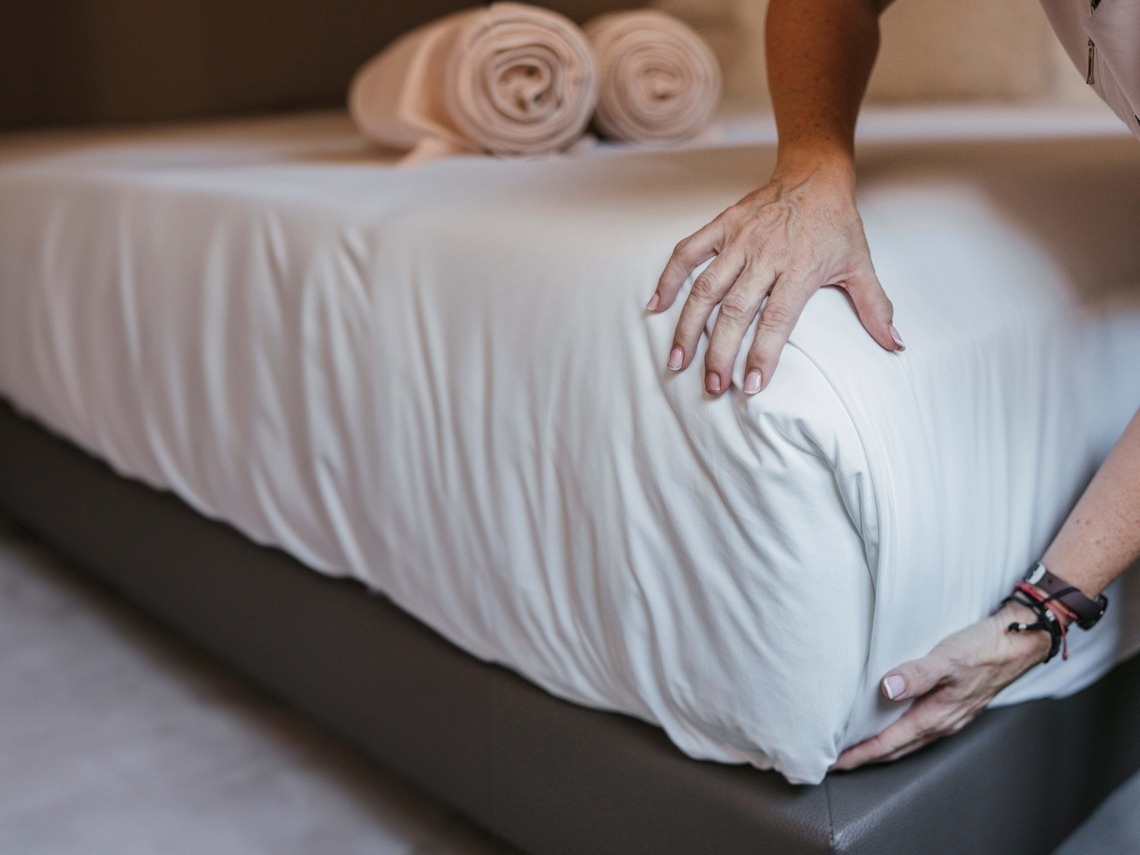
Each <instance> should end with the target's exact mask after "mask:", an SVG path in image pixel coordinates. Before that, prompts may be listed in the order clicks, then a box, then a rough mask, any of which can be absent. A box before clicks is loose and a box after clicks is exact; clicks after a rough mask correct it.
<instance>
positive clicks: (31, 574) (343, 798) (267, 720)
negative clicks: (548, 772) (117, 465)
mask: <svg viewBox="0 0 1140 855" xmlns="http://www.w3.org/2000/svg"><path fill="white" fill-rule="evenodd" d="M505 851H510V850H508V849H507V848H506V847H504V846H501V845H498V844H496V842H495V841H494V840H492V839H491V838H489V837H487V836H486V835H484V834H482V833H481V832H480V831H479V830H478V829H476V828H474V827H473V826H471V825H469V824H468V823H466V822H464V821H463V820H462V819H460V818H459V817H457V816H455V815H453V814H451V813H449V812H448V811H447V810H445V809H444V808H442V807H439V806H438V805H435V804H433V803H432V802H431V801H429V800H428V799H426V798H425V797H424V796H422V795H420V794H419V793H417V792H413V791H412V790H410V789H409V788H408V787H406V786H404V785H403V784H401V783H399V782H398V781H396V780H394V779H393V778H391V777H390V776H388V775H386V774H384V773H383V772H382V771H381V770H379V769H378V768H377V767H376V766H374V765H373V764H371V763H368V762H365V761H364V760H362V759H360V758H358V757H357V756H355V755H354V754H353V753H352V752H351V751H349V750H347V749H346V748H344V747H342V746H341V745H339V744H338V743H336V742H335V741H334V740H332V739H330V738H328V737H326V736H325V735H324V734H322V733H320V732H319V731H317V730H316V729H315V728H314V727H313V726H311V725H309V724H308V723H307V722H304V721H302V720H300V719H299V718H298V717H297V716H295V715H293V714H291V713H289V712H287V711H285V710H283V709H281V708H279V707H277V706H276V705H274V704H273V703H272V702H270V701H268V700H266V699H265V698H264V697H262V696H261V695H259V694H258V693H257V692H254V691H252V690H250V689H249V688H247V687H246V686H245V685H244V684H242V683H240V682H239V681H238V680H236V679H234V678H233V677H231V676H230V675H229V674H228V673H226V672H224V671H222V670H221V669H219V668H218V667H216V666H215V665H213V664H212V663H211V662H209V661H206V660H205V659H204V658H202V657H199V656H198V655H197V654H194V653H192V652H190V651H188V650H187V649H186V648H184V647H183V646H182V645H181V644H179V643H177V642H173V641H171V640H170V639H169V638H168V637H167V636H166V635H165V633H163V632H162V631H160V630H157V629H156V628H155V627H154V626H153V625H151V624H150V623H149V622H147V621H145V620H143V619H140V618H139V617H138V616H137V615H136V614H134V613H133V612H131V611H129V610H128V609H126V608H124V607H123V606H121V605H120V604H119V603H117V602H116V601H114V600H113V598H111V597H109V596H107V595H106V594H104V593H103V592H101V591H99V590H98V589H96V588H95V587H93V586H91V585H90V584H88V583H86V582H84V581H82V579H81V578H80V577H77V576H76V575H74V574H73V573H71V572H69V571H67V570H65V569H64V568H63V567H62V566H61V564H60V562H58V561H57V560H56V559H54V558H52V557H50V556H48V555H47V554H46V553H45V552H44V551H42V550H41V549H39V548H37V547H36V546H35V545H33V544H31V543H29V542H27V541H23V540H21V539H19V538H17V537H16V536H14V535H13V534H12V533H11V532H10V531H7V530H5V529H3V528H2V527H0V853H19V855H49V854H50V855H112V853H114V855H152V854H153V855H158V853H161V855H191V854H192V855H205V853H209V855H260V853H267V855H268V853H273V855H302V853H305V855H308V853H337V855H352V853H369V855H430V854H431V853H441V855H442V853H455V855H487V853H492V852H505Z"/></svg>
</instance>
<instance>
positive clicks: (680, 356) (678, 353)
mask: <svg viewBox="0 0 1140 855" xmlns="http://www.w3.org/2000/svg"><path fill="white" fill-rule="evenodd" d="M684 359H685V351H683V350H681V348H680V347H679V346H678V347H675V348H673V350H672V351H671V352H670V353H669V370H670V371H680V370H681V363H682V362H683V361H684Z"/></svg>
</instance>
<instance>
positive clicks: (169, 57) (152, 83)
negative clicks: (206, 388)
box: [0, 0, 634, 129]
mask: <svg viewBox="0 0 1140 855" xmlns="http://www.w3.org/2000/svg"><path fill="white" fill-rule="evenodd" d="M472 5H477V4H476V3H473V2H471V0H411V2H390V0H0V129H3V128H13V127H22V126H30V125H55V124H81V123H90V122H122V121H139V120H162V119H175V118H190V117H198V116H207V115H225V114H237V113H245V112H257V111H267V110H285V109H292V108H301V107H315V106H327V105H335V104H340V103H343V101H344V96H345V92H346V90H347V87H348V82H349V80H350V79H351V77H352V73H353V72H354V71H355V70H356V69H357V67H359V65H360V64H361V63H362V62H363V61H364V60H365V59H367V58H368V57H369V56H371V55H372V54H374V53H376V52H377V51H378V50H379V49H380V48H381V47H382V46H383V45H384V44H386V43H387V42H388V41H390V40H391V39H392V38H394V37H395V36H397V35H399V34H400V33H402V32H405V31H406V30H409V29H411V28H412V27H414V26H416V25H417V24H419V23H422V22H424V21H428V20H431V19H433V18H435V17H438V16H440V15H443V14H446V13H448V12H451V11H454V10H456V9H459V8H463V7H466V6H472ZM542 5H546V6H550V7H552V8H556V9H558V10H559V11H561V12H564V13H567V14H569V15H571V17H574V18H576V19H578V20H584V19H585V18H588V17H589V16H591V15H593V14H596V13H598V12H600V11H604V10H605V9H607V8H613V7H615V6H621V5H634V4H633V3H631V2H628V0H627V2H625V3H622V2H618V0H615V2H606V0H552V2H544V3H542Z"/></svg>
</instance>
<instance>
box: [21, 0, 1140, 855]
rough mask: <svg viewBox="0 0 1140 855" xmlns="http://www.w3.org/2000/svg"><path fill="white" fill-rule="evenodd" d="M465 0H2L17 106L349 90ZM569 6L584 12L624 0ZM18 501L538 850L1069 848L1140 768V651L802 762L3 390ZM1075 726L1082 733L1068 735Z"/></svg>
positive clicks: (141, 591) (129, 104)
mask: <svg viewBox="0 0 1140 855" xmlns="http://www.w3.org/2000/svg"><path fill="white" fill-rule="evenodd" d="M465 5H469V4H467V3H465V2H462V0H431V2H427V3H423V4H386V3H383V2H379V3H378V2H376V0H368V2H365V0H325V2H319V3H318V2H316V0H311V2H300V0H293V2H287V0H169V2H164V3H152V2H150V0H44V2H42V3H15V4H12V3H9V4H5V8H4V10H3V11H0V80H3V81H5V85H4V86H0V128H18V127H27V126H38V125H48V124H76V123H87V122H93V121H99V122H104V121H142V120H163V119H175V118H186V117H192V116H206V115H220V114H235V113H242V112H249V111H254V110H256V111H260V112H265V111H267V110H274V109H291V108H299V107H310V106H318V105H328V104H330V103H336V102H338V101H340V100H341V99H342V97H343V93H344V89H345V86H346V83H347V80H348V78H349V76H350V75H351V73H352V71H353V70H354V69H355V68H356V66H357V65H358V64H359V62H360V61H362V60H363V59H364V58H366V57H367V56H368V55H369V54H371V53H372V52H374V51H375V50H376V49H377V47H378V46H379V45H381V44H383V43H385V42H386V41H388V40H389V39H390V38H391V37H393V36H394V35H395V34H397V33H399V32H401V31H403V30H405V29H407V28H408V27H410V26H412V25H414V24H416V23H418V22H419V21H422V20H427V19H429V18H431V17H434V16H436V15H439V14H442V13H444V12H446V11H450V10H451V9H454V8H459V7H462V6H465ZM550 5H555V6H556V7H557V6H560V7H561V8H562V10H563V11H566V12H568V13H570V14H572V15H573V16H574V17H577V18H579V19H582V18H584V17H587V16H588V15H590V14H592V13H594V12H597V11H600V10H601V9H602V8H606V7H612V6H614V5H620V4H616V3H607V2H605V0H565V2H562V3H561V4H559V3H554V4H550ZM0 516H4V517H7V518H10V519H11V520H13V521H15V522H17V523H18V524H20V525H22V526H23V527H25V528H26V529H28V530H30V531H31V532H33V533H34V534H35V535H36V536H38V537H39V538H41V539H42V540H43V541H45V542H46V543H48V544H49V545H51V546H52V547H54V548H55V549H56V550H58V551H59V552H60V553H62V554H64V555H66V556H69V557H70V558H71V559H73V561H74V562H75V563H76V564H77V565H78V566H81V567H83V568H86V569H87V570H89V571H90V572H91V573H92V574H94V576H96V577H97V578H98V579H100V580H102V581H103V582H105V583H106V584H109V585H110V586H112V587H114V588H116V589H117V590H119V591H120V592H121V593H122V595H123V596H124V597H125V598H127V599H128V600H130V601H131V602H133V603H135V604H137V605H138V606H139V607H141V608H142V609H144V610H145V611H146V612H148V613H149V614H151V615H153V616H155V617H157V618H158V619H159V620H161V621H162V622H164V623H165V624H167V625H168V626H169V627H171V628H172V629H173V630H175V631H177V632H178V633H180V634H182V635H183V636H185V637H187V638H189V639H191V640H192V641H193V642H195V643H196V644H198V645H199V646H201V647H202V648H204V649H205V650H207V651H209V652H210V653H212V654H213V655H214V656H216V657H217V658H218V659H220V660H222V661H224V662H226V663H228V664H229V665H230V666H232V667H233V668H235V669H237V670H238V671H239V672H241V673H243V674H245V675H247V676H248V677H249V679H251V680H252V681H254V682H256V683H257V684H258V685H260V686H262V687H264V688H265V689H267V690H269V691H270V692H272V693H273V694H275V695H276V696H277V697H279V698H280V699H281V700H283V701H284V702H285V703H287V704H289V705H291V706H293V707H295V708H296V709H298V710H300V711H302V712H303V713H304V714H306V715H307V716H309V717H311V718H312V719H314V720H316V721H317V722H320V723H321V724H323V725H324V726H325V727H327V728H328V729H330V730H331V731H333V732H335V733H336V734H338V735H340V736H341V737H342V738H343V739H345V740H347V741H348V742H350V743H351V744H353V745H355V746H357V747H358V748H359V749H360V750H361V751H363V752H365V753H367V754H368V755H371V756H372V757H374V758H376V759H377V760H378V761H379V762H380V763H382V764H383V765H384V766H386V767H388V768H389V769H391V770H393V771H394V772H396V773H397V774H399V775H401V776H402V777H404V778H406V779H407V780H409V781H411V782H414V783H415V784H417V785H418V786H420V787H421V788H423V789H424V790H426V791H427V792H429V793H431V794H432V795H433V796H435V797H437V798H439V799H440V800H442V801H443V802H445V803H446V804H448V805H450V806H452V807H453V808H455V809H456V810H458V811H459V812H461V813H463V814H465V815H466V816H468V817H470V818H471V819H472V820H474V821H475V822H477V823H479V824H480V825H482V826H484V827H486V828H487V829H489V830H490V831H492V832H493V833H495V834H497V835H498V836H500V837H501V838H502V839H504V840H506V841H509V842H510V843H511V844H513V845H515V846H518V847H521V848H522V849H524V850H526V851H529V852H534V853H599V855H600V853H615V854H616V853H620V855H636V853H654V855H658V854H659V853H674V852H677V853H735V852H742V853H743V852H748V853H827V852H835V853H841V852H842V853H875V855H883V853H913V852H922V853H954V855H959V853H962V852H969V853H988V852H993V853H1002V855H1018V853H1025V854H1026V855H1032V853H1042V852H1048V851H1050V850H1051V849H1052V848H1053V847H1054V846H1055V845H1056V844H1057V842H1058V841H1060V840H1062V839H1063V838H1064V837H1065V836H1066V835H1067V834H1068V833H1069V832H1071V831H1072V830H1073V829H1074V828H1075V827H1076V826H1077V825H1078V824H1079V823H1080V822H1081V821H1082V820H1083V819H1084V818H1085V817H1086V816H1088V814H1089V813H1090V812H1091V811H1092V810H1093V808H1094V807H1095V806H1096V805H1097V804H1098V803H1099V802H1100V801H1101V800H1102V799H1103V798H1104V797H1105V796H1106V795H1107V794H1108V793H1110V792H1111V791H1112V790H1113V789H1114V788H1115V787H1116V786H1117V785H1118V784H1119V783H1121V782H1122V781H1123V780H1125V779H1126V778H1127V777H1128V776H1129V775H1130V774H1131V773H1132V772H1133V771H1135V770H1136V769H1138V768H1140V739H1137V738H1136V732H1137V725H1138V723H1140V691H1138V689H1140V660H1135V659H1134V660H1133V661H1131V662H1128V663H1126V664H1125V665H1123V666H1120V667H1118V668H1117V669H1115V670H1114V671H1113V672H1112V673H1111V674H1110V675H1109V676H1107V677H1106V678H1104V679H1102V680H1101V681H1099V682H1098V683H1097V684H1096V685H1094V686H1092V687H1090V688H1089V689H1086V690H1085V691H1083V692H1081V693H1079V694H1077V695H1075V696H1073V697H1071V698H1068V699H1065V700H1061V701H1054V700H1050V701H1037V702H1033V703H1029V704H1024V705H1021V706H1018V707H1015V708H1009V709H1002V710H997V711H991V712H988V713H986V714H985V715H984V716H983V717H982V718H981V720H980V721H979V722H977V723H976V724H974V725H972V726H971V727H970V728H968V729H967V730H966V731H964V732H963V733H961V734H959V735H958V736H956V737H954V738H952V739H949V740H946V741H944V742H943V743H941V744H938V745H936V746H934V747H932V748H930V749H927V750H925V751H923V752H921V753H919V754H918V755H917V756H914V757H911V758H907V759H905V760H902V761H899V762H897V763H895V764H892V765H889V766H883V767H875V768H868V769H863V770H860V771H857V772H854V773H850V774H840V775H833V776H830V777H829V778H828V779H827V780H826V781H825V782H824V783H823V784H821V785H819V786H815V787H793V786H791V785H789V784H787V783H786V782H784V780H783V779H782V778H781V777H780V776H779V775H776V774H774V773H768V772H760V771H757V770H755V769H751V768H745V767H731V766H723V765H717V764H714V763H702V762H697V761H693V760H689V759H687V758H685V757H684V756H683V755H681V753H680V752H679V751H677V750H676V749H675V748H674V747H673V746H672V745H671V744H670V743H669V741H668V740H667V739H666V738H665V736H664V734H663V733H662V732H661V731H660V730H658V729H656V728H653V727H651V726H649V725H646V724H643V723H641V722H637V721H634V720H632V719H629V718H626V717H623V716H620V715H613V714H606V713H601V712H596V711H591V710H587V709H583V708H580V707H577V706H574V705H572V704H569V703H566V702H564V701H560V700H558V699H555V698H553V697H551V696H550V695H547V694H546V693H544V692H543V691H541V690H540V689H538V688H536V687H534V686H533V685H531V684H529V683H527V682H526V681H525V680H522V679H520V678H519V677H517V676H515V675H513V674H512V673H510V672H508V671H506V670H504V669H502V668H499V667H496V666H493V665H488V664H485V663H482V662H480V661H477V660H476V659H474V658H472V657H471V656H469V655H468V654H466V653H464V652H463V651H461V650H459V649H457V648H455V647H453V646H452V645H450V644H448V643H447V642H446V641H444V640H442V639H441V638H440V637H439V636H437V635H436V634H435V633H433V632H432V631H431V630H429V629H427V628H426V627H424V626H423V625H422V624H420V623H419V622H417V621H416V620H414V619H412V618H411V617H409V616H408V615H406V614H405V613H403V612H401V611H400V610H399V609H398V608H396V607H395V606H393V605H392V604H391V603H390V602H389V601H388V600H386V599H385V598H384V597H382V596H379V595H376V594H374V593H370V592H368V591H366V590H365V589H364V588H363V587H362V586H360V585H358V584H355V583H351V582H345V581H335V580H332V579H329V578H327V577H324V576H321V575H319V574H317V573H315V572H313V571H311V570H309V569H307V568H305V567H303V566H302V565H300V564H299V563H298V562H297V561H296V560H294V559H293V558H291V557H290V556H288V555H286V554H284V553H282V552H280V551H277V550H273V549H268V548H265V547H261V546H258V545H255V544H254V543H252V542H251V541H249V540H247V539H246V538H245V537H243V536H242V535H240V534H239V533H237V532H236V531H234V530H233V529H232V528H230V527H229V526H227V525H225V524H224V523H221V522H217V521H213V520H209V519H206V518H205V517H203V516H201V515H199V514H198V513H196V512H195V511H193V510H192V509H190V508H189V507H188V506H186V505H185V504H184V503H182V502H181V501H180V500H179V499H177V498H176V497H174V496H172V495H170V494H167V493H160V492H156V491H154V490H151V489H149V488H147V487H145V486H142V485H140V484H138V483H136V482H132V481H129V480H126V479H123V478H121V477H119V476H117V475H116V474H115V473H113V472H112V471H111V470H110V469H109V468H108V467H107V466H106V465H105V464H103V463H101V462H100V461H98V460H96V459H95V458H93V457H91V456H89V455H88V454H86V453H84V452H83V451H81V450H79V449H78V448H76V447H75V446H73V445H71V444H69V443H67V442H65V441H63V440H60V439H58V438H56V437H55V436H54V435H52V434H51V433H50V432H48V431H47V430H45V429H44V428H43V427H41V426H40V425H38V424H36V423H34V422H33V421H31V420H29V419H27V418H25V417H23V416H21V415H20V414H18V413H17V412H16V411H15V410H14V409H13V408H12V407H11V406H9V405H8V404H7V403H4V402H2V401H0ZM1058 734H1063V735H1064V738H1060V739H1059V738H1058V737H1057V735H1058Z"/></svg>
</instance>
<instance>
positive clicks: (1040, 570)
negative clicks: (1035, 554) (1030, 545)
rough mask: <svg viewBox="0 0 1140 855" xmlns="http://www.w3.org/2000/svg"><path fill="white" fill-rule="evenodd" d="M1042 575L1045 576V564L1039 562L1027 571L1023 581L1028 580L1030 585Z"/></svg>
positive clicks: (1035, 582)
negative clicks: (1027, 573)
mask: <svg viewBox="0 0 1140 855" xmlns="http://www.w3.org/2000/svg"><path fill="white" fill-rule="evenodd" d="M1044 577H1045V565H1044V564H1040V563H1039V564H1038V565H1037V566H1036V567H1034V568H1033V569H1032V570H1031V571H1029V575H1028V576H1026V577H1025V581H1026V582H1028V583H1029V584H1030V585H1036V584H1037V583H1038V582H1040V581H1041V580H1042V579H1043V578H1044Z"/></svg>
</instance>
